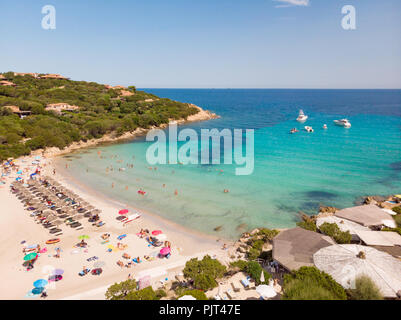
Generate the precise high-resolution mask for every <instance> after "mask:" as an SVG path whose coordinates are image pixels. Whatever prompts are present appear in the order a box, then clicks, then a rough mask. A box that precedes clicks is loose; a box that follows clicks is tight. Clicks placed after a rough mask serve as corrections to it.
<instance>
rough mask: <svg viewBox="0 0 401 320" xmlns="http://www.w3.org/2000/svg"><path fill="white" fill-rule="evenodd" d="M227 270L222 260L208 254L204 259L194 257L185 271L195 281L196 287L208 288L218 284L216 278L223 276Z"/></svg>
mask: <svg viewBox="0 0 401 320" xmlns="http://www.w3.org/2000/svg"><path fill="white" fill-rule="evenodd" d="M226 271H227V269H226V267H225V266H224V265H222V264H221V263H220V261H218V260H217V259H212V258H211V257H210V256H209V255H206V256H204V257H203V259H202V260H198V258H193V259H191V260H189V261H187V263H186V264H185V268H184V270H183V273H184V276H185V277H186V278H188V279H192V280H193V281H194V286H195V287H196V288H199V289H202V290H208V289H212V288H214V287H216V286H217V282H216V279H218V278H221V277H222V276H223V275H224V273H225V272H226Z"/></svg>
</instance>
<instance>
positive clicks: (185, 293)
mask: <svg viewBox="0 0 401 320" xmlns="http://www.w3.org/2000/svg"><path fill="white" fill-rule="evenodd" d="M183 296H193V297H194V298H195V299H196V300H208V298H207V296H206V294H205V293H204V292H203V291H202V290H197V289H193V290H185V291H183V292H182V294H181V295H180V296H179V298H181V297H183Z"/></svg>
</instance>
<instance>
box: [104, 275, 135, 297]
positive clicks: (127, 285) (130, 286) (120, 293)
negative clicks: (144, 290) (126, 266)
mask: <svg viewBox="0 0 401 320" xmlns="http://www.w3.org/2000/svg"><path fill="white" fill-rule="evenodd" d="M136 287H137V283H136V281H135V280H126V281H122V282H120V283H115V284H113V285H111V286H110V287H109V288H108V289H107V291H106V299H107V300H124V299H125V297H126V296H127V295H128V294H129V293H130V292H132V291H135V290H136Z"/></svg>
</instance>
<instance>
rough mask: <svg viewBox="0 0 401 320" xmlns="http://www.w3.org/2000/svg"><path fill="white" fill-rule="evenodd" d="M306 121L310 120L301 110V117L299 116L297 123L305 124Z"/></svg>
mask: <svg viewBox="0 0 401 320" xmlns="http://www.w3.org/2000/svg"><path fill="white" fill-rule="evenodd" d="M306 119H308V116H306V115H305V114H304V112H303V110H299V115H298V118H297V121H298V122H305V121H306Z"/></svg>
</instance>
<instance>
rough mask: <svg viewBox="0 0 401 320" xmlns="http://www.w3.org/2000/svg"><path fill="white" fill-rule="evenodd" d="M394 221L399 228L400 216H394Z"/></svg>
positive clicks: (400, 223)
mask: <svg viewBox="0 0 401 320" xmlns="http://www.w3.org/2000/svg"><path fill="white" fill-rule="evenodd" d="M394 221H395V223H396V224H397V226H398V227H401V214H397V215H396V216H394Z"/></svg>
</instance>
